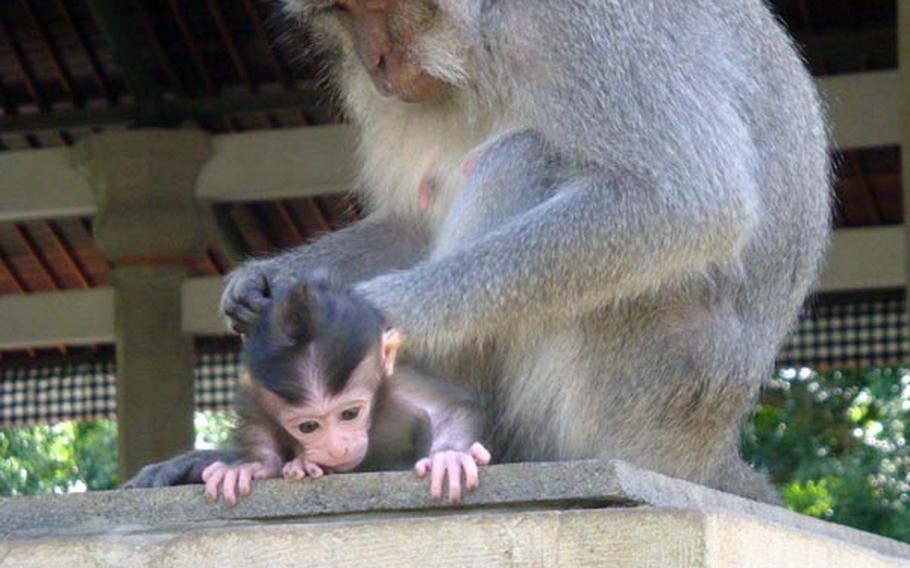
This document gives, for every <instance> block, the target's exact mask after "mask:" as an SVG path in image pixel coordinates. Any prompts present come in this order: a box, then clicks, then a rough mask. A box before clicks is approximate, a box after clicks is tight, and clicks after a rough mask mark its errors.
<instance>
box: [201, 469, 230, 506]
mask: <svg viewBox="0 0 910 568" xmlns="http://www.w3.org/2000/svg"><path fill="white" fill-rule="evenodd" d="M227 470H228V466H227V464H224V463H222V462H215V463H213V464H212V465H210V466H208V467H207V468H205V470H203V472H202V480H203V481H204V482H205V497H206V499H208V500H209V501H215V500H217V499H218V488H219V487H221V482H222V481H223V480H224V474H225V473H226V472H227Z"/></svg>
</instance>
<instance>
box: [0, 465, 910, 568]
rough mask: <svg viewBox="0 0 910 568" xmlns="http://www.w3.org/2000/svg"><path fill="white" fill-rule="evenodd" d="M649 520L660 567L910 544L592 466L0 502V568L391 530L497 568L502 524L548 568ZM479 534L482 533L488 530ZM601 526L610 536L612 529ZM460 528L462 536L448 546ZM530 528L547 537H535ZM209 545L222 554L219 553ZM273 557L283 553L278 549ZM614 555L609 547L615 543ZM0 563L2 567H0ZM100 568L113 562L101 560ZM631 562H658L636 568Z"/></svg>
mask: <svg viewBox="0 0 910 568" xmlns="http://www.w3.org/2000/svg"><path fill="white" fill-rule="evenodd" d="M592 515H593V516H592ZM604 515H606V516H604ZM643 515H644V516H643ZM680 519H682V520H680ZM645 521H647V523H652V524H656V525H655V526H661V527H669V528H665V529H661V531H662V532H661V531H658V532H661V535H663V536H662V537H661V538H662V539H663V540H660V539H658V540H660V542H663V545H662V546H664V547H665V548H666V547H669V548H666V550H670V549H673V550H676V548H678V546H683V544H684V545H685V546H683V548H685V547H687V546H688V547H694V548H693V550H695V551H697V552H698V554H695V553H693V554H694V556H693V555H688V556H687V555H685V554H683V555H682V556H679V554H682V552H679V554H677V555H676V556H674V558H675V560H673V563H668V564H666V565H673V566H676V565H679V566H690V565H691V566H706V565H718V566H720V565H727V564H711V563H710V562H708V559H709V557H710V558H712V559H715V560H716V559H719V558H726V559H728V560H729V559H730V558H732V556H731V555H733V556H735V555H736V553H737V551H738V550H740V549H747V548H750V547H751V549H754V550H753V552H752V553H751V554H754V555H757V556H755V558H758V559H761V558H768V557H767V555H768V554H772V553H775V552H776V551H775V549H774V548H773V547H774V546H776V545H775V544H774V543H776V542H779V543H780V546H781V547H782V548H781V550H786V551H789V552H787V554H789V555H790V556H787V558H791V557H792V558H797V559H798V558H801V556H800V554H802V552H801V551H811V550H816V553H813V554H815V556H812V558H816V557H818V558H830V555H831V554H834V557H837V558H839V559H847V558H852V559H854V560H855V559H857V558H866V559H867V560H868V559H872V560H874V562H872V560H869V562H872V563H871V564H870V563H864V564H854V565H855V566H860V565H861V566H874V565H876V563H878V562H882V563H881V564H879V565H881V566H904V565H907V566H910V546H907V545H904V544H901V543H898V542H896V541H892V540H889V539H885V538H882V537H878V536H875V535H870V534H866V533H862V532H860V531H856V530H853V529H849V528H846V527H841V526H837V525H833V524H831V523H826V522H822V521H818V520H816V519H811V518H808V517H804V516H801V515H797V514H794V513H791V512H789V511H786V510H784V509H781V508H778V507H772V506H768V505H763V504H760V503H755V502H752V501H748V500H745V499H741V498H739V497H734V496H731V495H726V494H722V493H719V492H716V491H713V490H710V489H706V488H704V487H700V486H697V485H693V484H691V483H687V482H684V481H680V480H676V479H671V478H668V477H665V476H662V475H659V474H655V473H652V472H647V471H642V470H639V469H637V468H634V467H632V466H630V465H628V464H625V463H622V462H597V461H585V462H567V463H540V464H509V465H497V466H490V467H487V468H484V469H483V470H482V477H481V487H480V489H479V490H478V491H477V492H476V493H474V494H471V495H468V496H467V498H466V499H465V502H464V505H463V506H462V507H459V508H453V507H450V506H448V505H441V504H434V503H432V502H431V501H430V499H429V491H428V486H427V481H425V480H418V479H416V478H415V477H414V476H413V474H411V473H410V472H386V473H369V474H349V475H334V476H328V477H326V478H323V479H319V480H305V481H302V482H285V481H283V480H275V481H266V482H260V483H258V484H256V485H255V486H254V490H253V495H251V496H250V497H248V498H247V499H245V500H243V501H242V502H241V503H240V504H239V505H238V506H237V507H234V508H227V507H225V506H223V505H222V504H220V503H219V504H210V503H207V502H206V501H205V499H204V498H203V496H202V491H201V487H200V486H187V487H176V488H167V489H147V490H132V491H109V492H97V493H89V494H74V495H65V496H35V497H14V498H7V499H2V500H0V542H2V543H3V544H2V546H3V547H6V548H5V551H6V552H5V553H4V552H2V550H4V549H3V548H0V559H2V558H4V557H5V558H6V559H7V562H10V559H13V558H16V559H19V560H21V559H25V558H28V555H27V554H26V553H25V552H23V551H25V550H31V551H32V553H33V554H35V555H39V556H40V555H45V556H42V557H43V558H45V560H46V561H47V562H48V565H54V564H55V563H56V562H55V561H54V559H55V558H58V556H56V555H58V554H64V553H65V552H72V551H73V550H76V549H79V550H82V553H83V554H85V555H87V556H86V558H100V556H98V555H102V556H103V555H104V554H108V552H109V551H108V548H110V550H120V551H121V552H123V554H127V553H128V552H129V551H130V550H133V551H134V552H135V550H137V549H136V547H140V548H142V547H146V546H147V547H151V548H149V550H157V551H158V552H157V553H162V554H163V552H161V551H162V550H165V549H167V550H169V551H170V552H169V553H168V554H171V553H173V554H174V555H176V556H173V557H171V556H168V558H171V559H172V560H173V562H172V563H170V564H168V563H164V564H163V565H174V566H178V565H187V564H190V563H191V562H190V560H188V559H190V558H191V557H192V554H194V553H193V552H192V551H194V550H195V551H197V552H198V551H199V550H200V547H202V548H205V547H208V546H212V547H214V548H213V549H212V550H209V551H208V552H206V554H215V555H216V556H218V554H221V553H223V550H222V547H227V549H231V550H233V547H237V546H239V544H238V543H240V542H243V543H245V544H244V545H243V546H242V547H241V548H242V551H245V552H243V553H242V554H241V553H238V554H239V555H238V556H236V557H235V560H236V559H239V558H243V557H245V556H244V555H243V554H245V553H246V552H249V553H251V554H252V552H251V551H254V550H260V549H259V548H258V547H259V546H260V545H254V543H256V542H260V541H261V542H260V544H261V546H262V547H263V548H261V550H263V551H264V550H266V549H267V548H268V546H267V545H268V542H270V539H277V540H275V543H280V542H282V539H285V538H287V539H291V538H292V536H293V535H300V536H307V539H310V538H316V539H317V540H318V542H319V543H321V544H319V550H320V551H321V552H320V554H323V555H325V554H328V555H329V556H322V557H321V558H329V557H331V554H330V552H331V550H332V548H333V546H334V545H332V544H331V543H335V544H336V545H337V546H340V547H342V548H344V547H346V546H348V544H347V543H348V541H351V542H354V543H359V544H357V546H359V547H362V548H363V551H367V550H368V548H369V547H368V546H367V544H366V543H368V542H371V541H369V540H368V539H367V540H364V539H365V538H366V537H365V536H363V535H366V534H374V536H375V537H376V538H380V536H381V535H383V534H386V533H387V532H388V531H389V530H392V531H393V532H395V530H393V529H394V527H396V526H399V525H401V524H402V523H403V525H402V526H403V527H404V526H407V527H414V528H413V529H412V528H407V530H405V529H404V528H402V531H403V532H401V533H400V535H401V538H403V539H404V540H403V541H401V546H400V550H402V551H407V550H409V547H410V546H411V545H413V544H414V543H413V542H412V541H411V540H410V537H408V534H409V531H412V530H413V531H416V532H417V533H419V534H422V535H425V536H426V538H430V535H435V536H432V538H433V539H437V540H438V539H443V540H442V541H440V542H443V541H445V539H447V538H449V537H452V538H455V540H456V541H459V542H460V544H461V545H464V546H465V547H467V548H472V547H473V548H476V547H481V548H483V547H485V546H488V547H492V548H483V550H484V551H486V552H483V553H482V554H481V556H480V558H483V559H484V560H491V559H492V560H495V559H497V558H500V553H501V552H502V550H503V546H506V544H504V543H505V542H506V541H507V540H508V539H506V541H504V540H502V539H503V538H505V537H502V534H501V533H502V531H506V533H505V534H509V533H508V530H507V529H508V527H513V528H514V531H513V532H514V536H515V538H518V539H519V540H521V539H529V542H531V543H532V544H533V547H532V549H533V551H531V550H532V549H526V550H525V552H526V553H527V554H529V555H530V556H529V558H534V559H537V560H540V561H542V562H543V564H544V565H551V563H550V562H548V561H546V558H550V557H549V556H546V555H547V554H551V553H552V554H556V553H555V552H554V551H549V552H548V551H546V550H543V549H544V548H546V546H547V545H546V543H547V542H549V541H548V540H547V539H549V538H551V537H552V534H551V531H557V533H559V534H560V535H562V536H560V537H559V538H560V539H565V542H564V543H563V544H564V545H565V546H564V545H563V544H560V545H559V547H560V548H561V549H562V552H561V553H560V554H562V553H565V554H569V551H570V549H572V550H574V551H575V552H572V554H575V553H579V554H581V553H582V552H584V550H586V548H585V547H588V548H591V549H592V550H600V548H601V547H602V546H604V539H605V538H606V537H605V536H604V535H603V534H602V533H603V532H604V531H607V532H610V531H614V532H617V533H620V534H625V533H628V534H630V535H631V534H633V533H635V534H638V533H641V531H640V530H639V529H641V527H640V526H639V525H640V524H641V523H642V522H645ZM485 524H490V527H489V528H488V529H482V527H483V526H485ZM588 525H590V526H588ZM566 526H575V527H583V526H587V528H584V529H583V528H578V529H577V530H578V531H581V532H579V533H577V534H576V533H572V532H571V531H570V529H567V528H566ZM606 526H609V527H611V528H609V530H608V529H607V528H605V527H606ZM344 527H347V528H344ZM458 527H461V528H460V529H459V528H458ZM529 527H538V528H535V529H533V530H532V529H531V528H529ZM623 527H625V528H623ZM734 528H735V529H736V530H733V529H734ZM572 530H575V529H572ZM350 531H353V532H350ZM460 531H461V532H463V534H464V538H459V537H456V536H453V535H457V534H458V533H459V532H460ZM528 531H530V532H528ZM535 531H538V532H540V531H542V532H541V534H539V535H538V536H534V534H536V533H535ZM565 531H569V532H568V533H567V532H565ZM624 531H625V532H624ZM636 531H638V533H636ZM667 531H669V532H667ZM731 531H732V532H731ZM349 533H350V534H349ZM475 533H476V534H478V535H484V534H487V535H488V536H489V538H488V539H486V540H484V538H485V537H484V538H481V536H478V537H476V538H480V539H481V540H482V541H483V542H486V543H487V544H481V543H475V542H473V541H471V542H461V541H463V540H469V539H468V536H469V535H473V534H475ZM396 534H399V533H397V532H396ZM641 534H643V535H645V536H642V537H641V539H642V540H641V542H639V544H638V545H637V546H638V547H639V549H640V550H642V555H643V556H642V558H650V559H651V560H653V556H650V554H651V553H650V552H647V553H646V551H647V550H651V549H650V548H649V547H648V546H645V545H644V544H643V543H644V542H646V541H647V540H648V538H657V537H656V536H655V535H654V534H651V533H649V532H647V531H645V532H644V533H641ZM649 534H650V535H651V536H650V537H647V535H649ZM752 534H756V535H763V536H761V537H760V539H759V540H757V541H755V540H754V539H752V538H751V537H749V536H748V535H752ZM194 535H195V536H194ZM497 535H499V536H497ZM547 535H550V536H547ZM585 535H587V536H585ZM500 537H502V538H500ZM294 538H296V537H294ZM471 538H472V539H473V538H475V537H471ZM630 538H631V537H630ZM257 539H258V540H257ZM794 539H795V540H794ZM292 540H293V539H292ZM557 540H559V539H557ZM216 542H217V543H221V544H219V545H218V546H215V544H213V543H216ZM300 542H306V541H300ZM427 542H429V541H427ZM509 542H512V541H509ZM794 542H795V544H794ZM77 543H78V546H77ZM206 543H209V544H206ZM231 543H233V544H231ZM326 543H329V544H326ZM681 543H683V544H681ZM686 543H687V544H686ZM800 543H802V544H800ZM813 543H814V544H813ZM140 544H141V546H140ZM115 545H116V546H115ZM274 546H278V550H279V551H280V550H284V549H282V548H281V547H280V545H279V544H274ZM289 546H290V545H289ZM529 546H530V545H529ZM610 546H612V547H613V548H614V549H615V548H616V546H618V545H617V544H616V543H613V544H611V545H610ZM161 547H164V548H161ZM174 547H176V548H174ZM541 547H543V548H541ZM566 547H568V548H566ZM674 547H676V548H674ZM768 547H772V548H768ZM813 547H815V548H813ZM289 550H292V549H289ZM396 550H397V549H396ZM457 550H458V547H457V546H455V547H454V548H451V549H450V548H446V547H445V546H442V548H439V549H438V550H436V551H435V553H438V554H439V556H438V558H439V559H440V562H442V561H444V560H446V559H448V560H450V561H451V560H452V559H453V558H455V557H454V556H451V554H455V553H456V552H457ZM832 550H835V551H838V552H836V553H832V552H831V551H832ZM213 551H215V552H213ZM529 551H530V552H529ZM216 552H217V554H216ZM614 552H615V550H614ZM157 553H156V554H157ZM364 553H366V552H364ZM512 553H517V552H516V551H514V550H513V551H512ZM4 554H5V556H4ZM111 554H113V552H111ZM118 554H119V553H118ZM275 554H276V560H275V564H274V565H284V560H288V559H290V558H291V556H289V555H288V554H289V553H288V552H287V551H285V552H275ZM339 554H340V553H339ZM390 554H391V553H390ZM478 554H480V553H478ZM510 554H511V553H510ZM541 554H543V556H541ZM552 554H551V556H552ZM623 554H626V553H623ZM674 554H676V553H674ZM687 554H688V553H687ZM342 556H343V555H342ZM557 556H558V555H557ZM570 556H571V555H570ZM118 558H119V559H120V560H123V559H124V558H125V557H122V556H118ZM175 558H182V559H183V560H180V561H177V560H174V559H175ZM251 558H252V557H251ZM339 558H341V557H339ZM389 558H391V556H389ZM402 558H403V559H406V556H403V557H402ZM627 558H628V557H627ZM282 559H284V560H282ZM551 559H552V560H553V562H552V565H560V564H562V565H567V566H571V565H574V564H571V563H563V562H562V561H560V562H557V561H556V559H557V557H556V556H552V558H551ZM19 560H17V562H18V561H19ZM677 560H679V562H677ZM402 561H404V560H402ZM118 562H119V560H118ZM636 562H637V560H636ZM712 562H713V560H712ZM813 562H814V560H813ZM864 562H865V561H864ZM390 563H392V562H391V561H390ZM495 563H496V562H494V564H495ZM228 564H229V565H243V563H238V562H228ZM431 564H432V563H431ZM0 565H4V564H3V563H2V562H0ZM6 565H10V566H18V565H20V564H17V563H13V564H6ZM23 565H27V564H23ZM99 565H111V564H105V563H104V562H100V563H99ZM113 565H117V564H116V563H115V564H113ZM130 565H133V564H132V562H131V563H130ZM136 565H146V564H142V563H140V564H136ZM150 565H154V564H150ZM269 565H272V563H271V562H270V563H269ZM314 565H323V564H320V563H318V562H317V563H315V564H314ZM376 565H383V564H382V563H378V564H376ZM403 565H409V564H407V562H405V563H404V564H403ZM628 565H630V566H632V565H661V564H635V563H631V562H630V563H629V564H628ZM729 565H736V563H734V564H729ZM744 565H762V564H761V563H759V564H754V563H751V564H750V563H747V564H744ZM774 565H787V563H786V562H785V563H783V564H774ZM794 565H797V564H794ZM804 565H807V566H815V565H818V566H827V565H829V564H812V563H810V564H804ZM831 565H834V564H831ZM838 565H841V564H838Z"/></svg>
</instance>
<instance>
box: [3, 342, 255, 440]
mask: <svg viewBox="0 0 910 568" xmlns="http://www.w3.org/2000/svg"><path fill="white" fill-rule="evenodd" d="M115 372H116V366H115V365H114V362H113V361H102V362H92V363H73V364H61V365H55V366H48V367H20V368H8V369H3V370H0V428H7V427H12V426H24V425H27V424H35V423H42V422H59V421H62V420H97V419H105V418H115V417H116V414H117V386H116V379H115ZM239 372H240V353H239V352H236V351H224V352H221V353H204V354H201V355H200V356H199V358H198V362H197V364H196V372H195V374H196V385H195V396H196V408H197V409H199V410H223V409H226V408H229V407H230V405H231V403H232V402H233V398H234V388H235V386H236V384H237V377H238V376H239Z"/></svg>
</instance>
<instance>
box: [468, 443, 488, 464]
mask: <svg viewBox="0 0 910 568" xmlns="http://www.w3.org/2000/svg"><path fill="white" fill-rule="evenodd" d="M470 452H471V457H472V458H474V461H475V462H476V463H477V465H488V464H489V463H490V459H491V456H490V452H489V451H488V450H487V449H486V448H485V447H483V444H481V443H480V442H474V444H473V445H472V446H471V449H470Z"/></svg>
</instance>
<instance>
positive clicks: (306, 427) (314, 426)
mask: <svg viewBox="0 0 910 568" xmlns="http://www.w3.org/2000/svg"><path fill="white" fill-rule="evenodd" d="M297 428H298V429H299V430H300V431H301V432H303V433H304V434H312V433H313V432H315V431H316V430H319V422H316V421H315V420H308V421H306V422H301V423H300V425H299V426H297Z"/></svg>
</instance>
